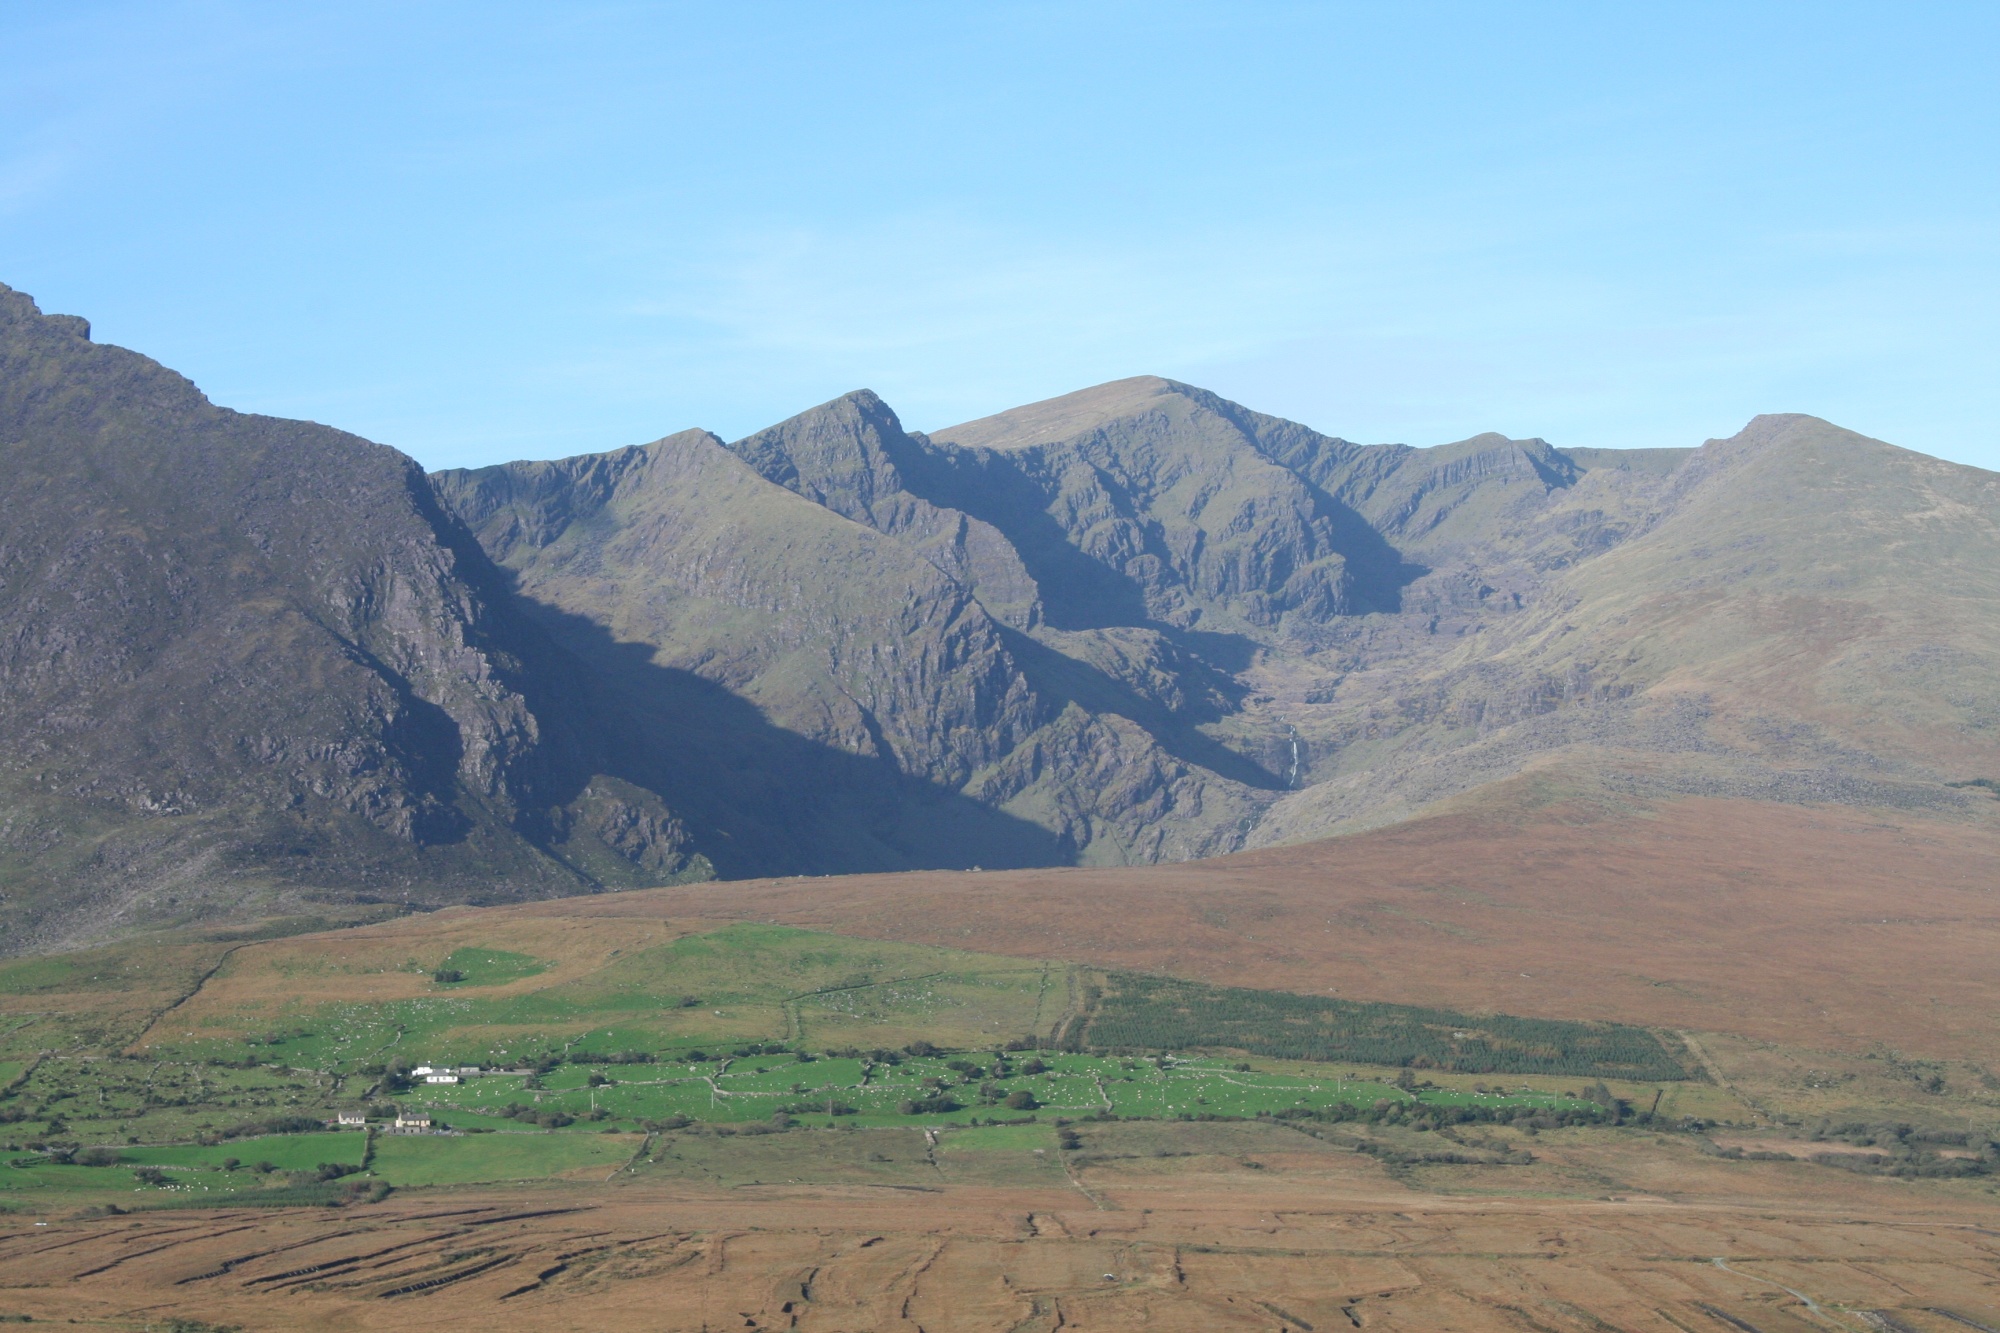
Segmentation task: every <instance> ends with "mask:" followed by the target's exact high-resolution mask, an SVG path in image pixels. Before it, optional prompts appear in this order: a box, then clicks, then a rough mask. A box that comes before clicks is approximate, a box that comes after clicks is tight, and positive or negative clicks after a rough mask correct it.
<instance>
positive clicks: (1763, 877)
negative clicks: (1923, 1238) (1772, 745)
mask: <svg viewBox="0 0 2000 1333" xmlns="http://www.w3.org/2000/svg"><path fill="white" fill-rule="evenodd" d="M496 910H497V911H500V912H504V913H507V914H513V913H530V914H536V915H541V914H558V913H559V914H563V915H572V914H574V915H586V914H588V915H597V914H606V915H617V916H623V915H633V916H649V915H654V914H674V915H679V916H687V915H694V916H701V917H710V918H719V917H730V916H734V917H740V918H747V919H758V920H769V921H777V922H783V923H787V924H792V925H799V926H810V927H813V928H815V929H822V930H829V931H835V932H839V933H844V934H849V935H858V936H867V937H872V938H881V939H897V940H909V941H918V942H924V943H933V944H942V945H951V946H953V947H957V948H962V949H973V950H980V951H983V952H988V953H1001V954H1014V955H1019V956H1023V957H1034V958H1061V959H1065V960H1069V961H1075V962H1081V963H1088V964H1092V965H1096V966H1102V967H1116V968H1134V969H1142V970H1149V971H1159V972H1165V973H1172V974H1176V975H1180V976H1187V977H1193V978H1198V979H1201V980H1206V981H1212V982H1220V983H1225V984H1233V985H1243V986H1254V987H1264V988H1272V989H1283V990H1293V991H1301V992H1315V993H1319V994H1327V993H1333V994H1337V995H1340V996H1343V997H1348V998H1352V999H1359V1000H1381V1001H1391V1002H1396V1003H1404V1004H1425V1005H1440V1006H1449V1007H1453V1008H1459V1009H1469V1010H1493V1011H1498V1012H1502V1013H1513V1014H1526V1015H1543V1016H1560V1017H1566V1018H1599V1019H1613V1020H1618V1021H1622V1022H1628V1023H1642V1024H1650V1025H1658V1026H1664V1027H1670V1028H1677V1029H1689V1030H1697V1031H1709V1032H1716V1031H1720V1032H1735V1033H1740V1034H1742V1035H1744V1036H1747V1037H1752V1038H1757V1039H1762V1040H1767V1041H1775V1042H1782V1043H1786V1044H1790V1045H1798V1046H1806V1047H1814V1048H1820V1049H1827V1050H1844V1051H1849V1052H1857V1051H1866V1050H1868V1049H1871V1048H1886V1049H1893V1050H1898V1051H1901V1052H1903V1053H1905V1054H1910V1055H1923V1056H1929V1057H1933V1058H1952V1059H1973V1060H1992V1059H1995V1058H2000V1023H1996V1019H2000V983H1996V979H1995V975H1994V971H1993V960H1994V959H1995V958H2000V828H1996V827H1995V824H1994V822H1993V821H1987V822H1985V823H1981V824H1963V823H1942V822H1934V821H1929V820H1924V819H1919V818H1913V817H1909V816H1906V815H1897V816H1893V817H1892V816H1887V815H1881V814H1873V813H1869V812H1866V811H1856V810H1852V809H1846V808H1839V807H1820V808H1811V807H1801V806H1792V805H1779V804H1770V803H1758V802H1750V801H1733V800H1721V799H1714V798H1690V799H1686V800H1680V801H1673V802H1666V803H1662V804H1660V805H1658V806H1656V807H1655V808H1653V809H1651V810H1648V811H1644V812H1640V813H1630V812H1626V813H1612V812H1609V811H1606V810H1605V809H1603V808H1602V807H1593V806H1589V805H1586V804H1583V803H1564V804H1557V805H1551V806H1547V807H1545V808H1543V809H1541V810H1540V811H1539V812H1537V813H1535V814H1533V815H1531V816H1529V817H1527V818H1525V819H1523V818H1520V817H1517V816H1509V817H1507V818H1504V819H1503V818H1500V817H1496V816H1493V815H1489V814H1484V813H1480V812H1478V811H1466V812H1461V813H1456V814H1449V815H1442V816H1437V817H1434V818H1430V819H1424V820H1419V821H1415V822H1412V823H1409V824H1404V825H1399V826H1397V827H1394V828H1389V829H1382V830H1378V831H1375V832H1372V833H1366V834H1360V835H1356V836H1354V837H1350V838H1342V839H1336V840H1333V841H1328V842H1318V843H1310V844H1304V845H1300V846H1295V847H1285V848H1274V849H1269V850H1265V851H1258V852H1248V853H1243V854H1240V855H1236V856H1228V857H1220V858H1216V859H1214V860H1209V861H1200V862H1192V863H1188V864H1184V865H1174V866H1153V867H1145V868H1131V869H1117V870H1066V869H1058V870H1033V871H1009V872H999V871H989V872H985V873H971V872H964V873H940V872H919V873H913V874H904V875H864V876H849V877H844V878H839V879H792V880H763V881H752V882H738V883H730V884H716V885H712V886H687V887H683V888H674V889H660V890H646V891H642V892H637V893H627V894H618V895H607V896H603V897H598V898H592V899H586V900H580V901H579V900H571V901H567V902H562V903H544V904H530V905H524V906H521V907H514V908H503V909H496Z"/></svg>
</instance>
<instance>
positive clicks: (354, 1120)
mask: <svg viewBox="0 0 2000 1333" xmlns="http://www.w3.org/2000/svg"><path fill="white" fill-rule="evenodd" d="M333 1123H334V1124H336V1125H338V1126H340V1128H342V1129H365V1128H367V1126H368V1113H367V1112H366V1111H342V1112H340V1113H339V1114H337V1115H335V1116H334V1118H333Z"/></svg>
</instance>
